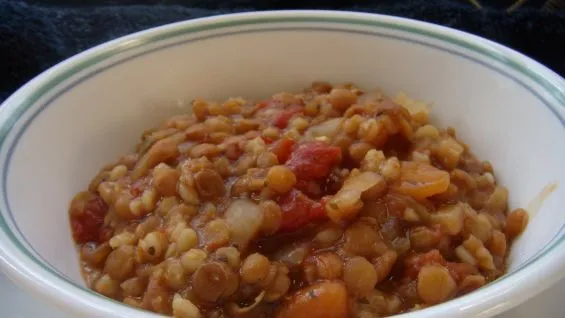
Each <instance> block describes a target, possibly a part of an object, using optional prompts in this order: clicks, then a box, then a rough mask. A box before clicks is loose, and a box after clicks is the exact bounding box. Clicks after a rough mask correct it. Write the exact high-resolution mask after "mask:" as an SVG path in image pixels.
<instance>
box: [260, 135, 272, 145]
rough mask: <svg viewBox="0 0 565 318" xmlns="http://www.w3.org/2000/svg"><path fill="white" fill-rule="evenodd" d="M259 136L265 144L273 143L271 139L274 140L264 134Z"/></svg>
mask: <svg viewBox="0 0 565 318" xmlns="http://www.w3.org/2000/svg"><path fill="white" fill-rule="evenodd" d="M261 138H263V141H264V142H265V143H266V144H267V145H270V144H272V143H273V141H275V140H274V139H273V138H269V137H265V136H261Z"/></svg>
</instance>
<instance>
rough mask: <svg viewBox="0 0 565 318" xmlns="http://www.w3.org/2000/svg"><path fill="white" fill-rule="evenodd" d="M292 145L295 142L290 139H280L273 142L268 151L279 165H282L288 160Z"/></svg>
mask: <svg viewBox="0 0 565 318" xmlns="http://www.w3.org/2000/svg"><path fill="white" fill-rule="evenodd" d="M294 143H295V142H294V140H292V139H288V138H281V139H279V140H277V141H275V143H273V144H272V145H271V147H270V149H269V150H270V151H271V152H272V153H274V154H275V155H276V156H277V158H278V159H279V163H280V164H283V163H285V162H286V161H287V160H288V157H290V153H291V152H292V147H294Z"/></svg>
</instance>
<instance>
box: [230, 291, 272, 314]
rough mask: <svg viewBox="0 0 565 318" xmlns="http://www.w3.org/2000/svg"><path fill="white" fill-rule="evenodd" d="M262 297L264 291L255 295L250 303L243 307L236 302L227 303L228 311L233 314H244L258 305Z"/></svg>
mask: <svg viewBox="0 0 565 318" xmlns="http://www.w3.org/2000/svg"><path fill="white" fill-rule="evenodd" d="M264 297H265V291H262V292H261V293H260V294H259V295H257V297H255V299H254V300H253V303H252V304H251V305H249V306H245V307H239V306H238V305H237V304H236V303H230V304H229V305H228V311H229V312H230V314H232V315H234V316H239V315H243V314H246V313H248V312H250V311H251V310H253V309H254V308H255V307H257V305H259V304H260V303H261V301H263V298H264Z"/></svg>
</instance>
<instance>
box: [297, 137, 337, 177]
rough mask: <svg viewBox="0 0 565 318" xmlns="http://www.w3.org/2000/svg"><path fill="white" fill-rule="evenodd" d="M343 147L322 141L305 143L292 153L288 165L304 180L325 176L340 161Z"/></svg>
mask: <svg viewBox="0 0 565 318" xmlns="http://www.w3.org/2000/svg"><path fill="white" fill-rule="evenodd" d="M340 159H341V149H340V148H339V147H334V146H330V145H328V144H326V143H324V142H321V141H314V142H307V143H303V144H301V145H300V146H298V148H296V150H294V152H292V154H291V155H290V159H289V160H288V162H287V163H286V166H287V167H289V168H290V170H292V171H293V172H294V174H295V175H296V177H297V178H299V179H302V180H316V179H321V178H325V177H327V176H328V174H329V173H330V169H331V168H332V166H333V165H335V164H337V163H339V161H340Z"/></svg>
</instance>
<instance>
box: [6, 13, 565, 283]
mask: <svg viewBox="0 0 565 318" xmlns="http://www.w3.org/2000/svg"><path fill="white" fill-rule="evenodd" d="M181 29H182V32H170V34H166V33H164V32H156V33H150V34H149V35H147V34H146V35H145V36H144V38H143V39H142V40H140V39H139V38H137V39H136V38H132V39H130V40H129V42H128V41H125V42H122V43H120V44H119V45H117V44H116V45H114V46H111V47H107V48H106V49H105V50H103V51H99V52H97V53H96V52H95V53H92V54H90V53H89V54H87V55H85V57H86V58H88V59H89V60H88V61H87V62H84V63H82V62H76V61H75V62H71V64H67V65H66V66H65V67H66V69H67V70H68V74H67V75H68V76H63V77H60V78H58V79H56V80H53V81H50V82H49V83H48V84H49V85H50V87H49V89H48V90H45V92H41V91H36V92H34V93H33V94H35V95H33V97H34V98H36V100H33V101H31V102H30V103H29V106H30V107H29V108H28V109H27V111H26V112H25V113H24V114H23V115H22V116H20V117H19V118H15V117H14V119H17V122H16V125H15V126H14V127H13V129H12V130H11V132H10V133H9V135H8V137H7V138H6V139H5V142H4V144H3V145H2V148H1V149H0V150H1V151H0V162H1V163H2V171H1V173H0V174H1V176H2V179H1V180H2V182H3V183H2V185H0V189H2V191H3V192H2V194H1V197H2V202H1V203H2V207H1V210H2V215H3V216H4V218H5V219H6V223H7V225H5V226H7V227H9V228H10V230H11V231H12V232H14V233H15V235H16V237H18V239H20V240H21V241H22V242H24V243H23V244H24V246H26V247H28V248H32V249H33V251H32V253H34V254H35V255H36V256H38V257H39V258H40V259H41V260H43V261H44V262H45V264H47V266H51V267H52V268H54V269H55V270H57V271H59V272H61V273H63V274H64V275H66V276H67V277H69V278H70V279H71V280H72V281H74V282H76V283H77V284H81V285H83V281H82V279H81V277H80V274H79V265H78V261H77V256H76V252H75V249H74V247H73V244H72V240H71V234H70V229H69V222H68V217H67V208H68V204H69V201H70V199H71V198H72V196H73V195H74V194H75V193H76V192H77V191H80V190H82V189H84V188H86V186H87V185H88V183H89V181H90V180H91V178H92V177H93V176H94V175H95V174H96V173H97V171H98V170H99V169H100V168H101V167H102V166H103V165H104V164H106V163H109V162H111V161H113V160H115V159H117V157H118V156H119V155H121V154H125V153H126V152H129V151H131V150H133V147H134V145H135V143H136V142H137V140H138V137H139V136H140V134H141V132H142V131H143V130H145V129H147V128H150V127H152V126H154V125H156V124H158V123H159V122H160V120H162V119H164V118H166V117H167V116H170V115H173V114H178V113H181V112H184V111H187V107H188V106H187V105H188V102H189V101H190V100H191V99H193V98H195V97H203V98H210V99H222V98H226V97H229V96H243V97H246V98H261V97H266V96H269V95H270V94H272V93H275V92H279V91H295V90H299V89H301V88H303V87H305V86H307V85H309V83H310V82H311V81H314V80H328V81H332V82H354V83H356V84H358V85H360V86H361V87H363V88H366V89H371V88H373V87H377V86H378V87H380V88H382V89H383V90H384V91H385V92H387V93H388V94H391V95H394V94H396V93H397V92H398V91H404V92H406V93H407V94H408V95H410V96H411V97H414V98H417V99H422V100H425V101H428V102H431V103H432V115H433V116H432V117H433V122H435V123H437V124H439V125H440V126H442V127H447V126H452V127H455V128H456V129H457V132H458V136H460V138H461V139H462V140H463V141H465V142H466V143H467V144H468V145H470V147H471V149H472V150H473V151H474V152H475V153H476V154H477V155H478V156H479V157H480V158H481V159H486V160H490V161H491V162H492V164H493V166H494V167H495V172H496V177H497V178H498V181H499V182H500V183H501V184H503V185H505V186H506V187H508V189H509V191H510V204H511V207H514V208H515V207H528V205H530V204H531V203H532V202H533V201H534V202H535V200H536V197H538V194H539V193H540V191H542V189H543V188H544V187H545V186H547V185H549V184H552V183H557V184H563V182H564V181H565V169H563V162H565V138H564V137H565V134H564V129H563V128H564V126H563V125H564V123H563V120H562V119H561V118H560V117H558V112H557V111H555V109H553V108H552V107H562V106H555V103H556V102H555V100H554V99H553V98H552V97H551V96H550V95H549V94H548V93H547V92H546V91H544V90H543V88H542V87H541V85H539V84H538V83H536V82H535V81H534V80H532V79H531V78H530V77H528V76H527V75H525V74H524V72H522V71H521V70H519V69H518V68H512V67H510V66H508V65H505V64H503V63H501V62H499V61H496V60H495V59H493V58H492V57H489V56H488V55H486V54H483V53H481V52H479V51H476V50H474V49H473V48H472V47H466V46H462V45H461V44H458V43H455V42H453V41H444V40H440V39H438V38H434V37H430V36H429V35H426V34H425V32H416V31H414V30H407V29H402V28H398V27H394V25H373V26H367V25H352V24H349V25H347V24H340V23H330V22H327V21H326V22H320V21H318V22H316V23H311V22H310V23H302V22H300V21H290V22H285V21H280V20H279V21H271V22H270V23H266V22H265V23H259V22H257V23H254V24H247V25H237V24H233V25H227V26H223V27H220V26H218V27H216V28H210V29H208V30H201V29H199V30H196V29H195V28H190V27H183V28H181ZM197 31H198V32H197ZM135 41H138V42H135ZM141 42H143V44H142V45H141V44H139V43H141ZM561 115H562V113H561ZM563 206H565V190H564V189H563V187H557V189H556V190H555V191H554V193H553V194H552V195H550V196H548V197H547V198H546V199H545V200H544V201H543V204H541V206H540V207H539V208H532V209H531V210H530V211H529V212H530V216H531V222H530V225H529V226H528V228H527V231H526V232H525V234H524V235H523V236H522V237H521V238H520V239H519V240H518V241H517V242H516V244H515V245H514V247H513V250H512V254H511V257H510V271H513V270H516V269H518V268H519V267H520V266H522V265H524V264H526V263H527V262H528V261H529V260H530V259H531V258H532V257H533V256H535V255H536V254H537V253H539V252H540V251H541V250H542V249H543V248H544V247H546V246H547V245H548V244H549V243H550V242H552V240H554V239H555V238H556V236H557V235H558V234H559V233H560V231H561V228H562V226H563V224H564V223H565V214H564V213H561V209H562V207H563Z"/></svg>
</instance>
